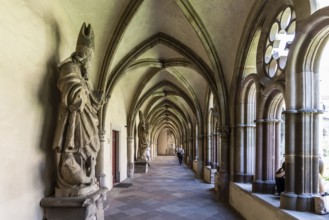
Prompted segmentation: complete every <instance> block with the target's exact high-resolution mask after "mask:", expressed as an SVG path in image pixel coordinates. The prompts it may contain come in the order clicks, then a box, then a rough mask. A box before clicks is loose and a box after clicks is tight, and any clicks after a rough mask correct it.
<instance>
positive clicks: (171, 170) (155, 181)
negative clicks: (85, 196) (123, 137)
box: [104, 156, 243, 220]
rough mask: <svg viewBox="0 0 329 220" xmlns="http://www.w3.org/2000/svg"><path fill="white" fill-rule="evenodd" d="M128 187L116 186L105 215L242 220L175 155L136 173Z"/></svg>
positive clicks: (123, 218) (126, 218)
mask: <svg viewBox="0 0 329 220" xmlns="http://www.w3.org/2000/svg"><path fill="white" fill-rule="evenodd" d="M128 181H129V182H132V183H133V184H132V185H131V186H130V187H129V188H120V187H114V188H113V189H111V190H110V191H109V192H108V196H107V198H108V199H107V200H106V201H105V203H104V207H105V212H104V214H105V219H106V220H110V219H113V220H115V219H120V220H138V219H143V220H168V219H169V220H176V219H177V220H193V219H196V220H203V219H207V220H212V219H217V220H218V219H223V220H233V219H234V220H239V219H243V218H242V217H241V216H240V215H239V214H238V213H237V212H236V211H234V210H233V209H232V208H231V207H229V206H228V205H227V204H223V203H219V202H217V200H216V192H215V191H214V190H213V184H207V183H205V182H204V181H203V180H202V179H196V178H195V173H194V172H193V171H192V170H191V169H190V168H188V167H187V166H186V165H182V166H179V165H178V164H177V158H176V157H170V156H162V157H157V158H156V159H155V160H153V161H152V163H151V166H150V168H149V172H148V173H146V174H140V173H138V174H135V177H134V179H133V180H131V179H129V180H127V182H128Z"/></svg>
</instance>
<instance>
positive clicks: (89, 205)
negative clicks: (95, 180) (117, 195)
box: [40, 188, 108, 220]
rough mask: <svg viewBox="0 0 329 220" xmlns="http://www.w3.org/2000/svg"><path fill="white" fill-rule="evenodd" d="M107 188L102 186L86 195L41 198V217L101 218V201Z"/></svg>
mask: <svg viewBox="0 0 329 220" xmlns="http://www.w3.org/2000/svg"><path fill="white" fill-rule="evenodd" d="M107 190H108V189H107V188H102V189H100V190H98V191H97V192H95V193H93V194H90V195H88V196H81V197H61V198H57V197H55V196H51V197H46V198H43V199H42V200H41V202H40V205H41V206H42V207H43V209H44V217H43V219H47V220H72V219H81V220H94V219H97V220H103V219H104V208H103V201H104V200H105V199H106V192H107Z"/></svg>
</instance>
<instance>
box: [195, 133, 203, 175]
mask: <svg viewBox="0 0 329 220" xmlns="http://www.w3.org/2000/svg"><path fill="white" fill-rule="evenodd" d="M197 142H198V170H197V178H202V177H203V162H204V154H203V135H202V134H199V135H198V137H197Z"/></svg>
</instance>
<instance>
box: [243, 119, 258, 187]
mask: <svg viewBox="0 0 329 220" xmlns="http://www.w3.org/2000/svg"><path fill="white" fill-rule="evenodd" d="M244 129H245V135H246V136H247V137H248V139H247V140H246V142H245V159H244V162H245V165H244V170H245V175H244V182H245V183H251V182H252V180H253V177H254V166H255V137H256V135H255V125H254V124H246V125H245V128H244Z"/></svg>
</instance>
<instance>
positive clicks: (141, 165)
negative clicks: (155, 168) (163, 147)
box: [135, 160, 149, 173]
mask: <svg viewBox="0 0 329 220" xmlns="http://www.w3.org/2000/svg"><path fill="white" fill-rule="evenodd" d="M148 171H149V165H148V163H147V161H146V160H137V161H135V173H147V172H148Z"/></svg>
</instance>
